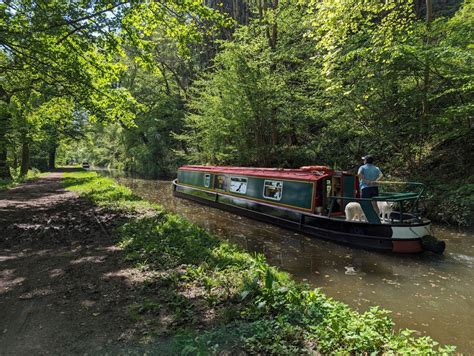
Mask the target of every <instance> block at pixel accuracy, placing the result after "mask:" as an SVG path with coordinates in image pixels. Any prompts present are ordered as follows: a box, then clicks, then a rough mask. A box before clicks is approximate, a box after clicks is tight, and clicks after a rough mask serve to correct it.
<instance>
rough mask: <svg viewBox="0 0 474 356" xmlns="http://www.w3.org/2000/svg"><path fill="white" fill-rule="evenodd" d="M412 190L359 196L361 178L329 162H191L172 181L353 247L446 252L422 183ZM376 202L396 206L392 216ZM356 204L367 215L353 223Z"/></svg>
mask: <svg viewBox="0 0 474 356" xmlns="http://www.w3.org/2000/svg"><path fill="white" fill-rule="evenodd" d="M406 185H407V186H410V187H415V188H416V189H414V190H415V191H408V192H397V191H395V192H385V191H383V192H380V193H379V196H377V197H374V198H371V199H363V198H360V192H359V183H358V177H357V176H356V175H354V174H350V173H348V172H345V171H336V170H332V169H330V168H329V167H326V166H305V167H301V168H299V169H279V168H248V167H218V166H199V165H186V166H182V167H180V168H179V169H178V177H177V179H175V180H174V181H173V191H174V195H175V196H177V197H182V198H187V199H191V200H194V201H197V202H200V203H204V204H207V205H210V206H212V207H216V208H221V209H224V210H228V211H230V212H233V213H237V214H240V215H244V216H247V217H250V218H254V219H258V220H261V221H264V222H268V223H272V224H276V225H279V226H281V227H284V228H288V229H292V230H296V231H298V232H302V233H305V234H308V235H311V236H315V237H318V238H323V239H326V240H331V241H334V242H336V243H341V244H347V245H351V246H354V247H360V248H366V249H372V250H378V251H389V252H395V253H418V252H422V251H425V250H428V251H432V252H435V253H440V254H441V253H443V251H444V249H445V243H444V242H443V241H438V240H436V239H435V238H434V237H433V236H432V232H431V222H430V221H429V220H428V219H426V218H423V217H421V216H420V213H419V210H418V205H419V201H420V199H421V196H422V192H423V185H422V184H421V183H414V182H411V183H406ZM374 201H384V202H389V203H390V205H391V206H394V208H393V211H391V213H390V214H389V217H387V218H385V217H384V218H381V217H380V216H379V215H378V213H376V210H375V209H374V206H373V204H374V203H373V202H374ZM350 202H357V203H359V204H360V207H361V208H362V210H363V215H365V218H364V219H363V220H361V221H352V220H351V221H348V220H347V219H346V216H345V212H344V211H345V206H346V205H347V204H348V203H350Z"/></svg>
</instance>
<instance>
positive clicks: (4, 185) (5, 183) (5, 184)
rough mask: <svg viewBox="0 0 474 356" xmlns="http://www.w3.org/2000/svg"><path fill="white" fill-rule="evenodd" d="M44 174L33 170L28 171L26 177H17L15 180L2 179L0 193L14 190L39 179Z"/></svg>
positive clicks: (0, 180)
mask: <svg viewBox="0 0 474 356" xmlns="http://www.w3.org/2000/svg"><path fill="white" fill-rule="evenodd" d="M43 174H44V173H40V171H38V170H37V169H32V170H29V171H28V174H27V175H26V177H17V178H13V179H0V192H1V191H2V190H7V189H10V188H13V187H14V186H16V185H18V184H20V183H24V182H27V181H30V180H34V179H38V178H39V177H41V175H43Z"/></svg>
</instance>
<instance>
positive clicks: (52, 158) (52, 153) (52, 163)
mask: <svg viewBox="0 0 474 356" xmlns="http://www.w3.org/2000/svg"><path fill="white" fill-rule="evenodd" d="M48 168H49V169H55V168H56V146H53V147H51V148H50V149H49V159H48Z"/></svg>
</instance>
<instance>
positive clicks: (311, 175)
mask: <svg viewBox="0 0 474 356" xmlns="http://www.w3.org/2000/svg"><path fill="white" fill-rule="evenodd" d="M179 169H180V170H185V171H200V172H208V173H214V174H217V173H228V174H236V175H243V176H254V177H262V178H281V179H297V180H308V181H317V180H319V179H322V178H325V177H328V176H331V175H332V174H333V173H334V171H333V170H332V169H330V168H329V167H326V166H305V167H301V168H298V169H283V168H254V167H229V166H198V165H187V166H182V167H180V168H179Z"/></svg>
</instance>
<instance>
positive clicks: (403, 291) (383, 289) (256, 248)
mask: <svg viewBox="0 0 474 356" xmlns="http://www.w3.org/2000/svg"><path fill="white" fill-rule="evenodd" d="M102 174H109V175H110V174H111V173H110V172H102ZM112 175H114V177H115V178H116V179H117V180H118V181H119V182H120V183H122V184H124V185H127V186H128V187H130V188H131V189H132V190H133V191H134V192H135V193H136V194H138V195H140V196H142V197H143V198H145V199H147V200H150V201H154V202H158V203H160V204H162V205H164V206H165V207H166V208H167V209H168V210H171V211H173V212H176V213H178V214H180V215H183V216H184V217H186V218H187V219H188V220H190V221H192V222H193V223H196V224H198V225H200V226H202V227H204V228H205V229H207V230H208V231H210V232H211V233H214V234H216V235H219V236H221V237H224V238H226V239H228V240H230V241H233V242H235V243H236V244H238V245H240V246H242V247H244V248H245V249H246V250H248V251H250V252H258V253H263V254H265V256H266V257H267V259H268V261H269V262H270V263H271V264H273V265H275V266H279V267H280V268H282V269H283V270H285V271H288V272H289V273H291V274H292V275H293V276H295V277H296V278H297V279H298V280H300V281H303V282H305V283H308V284H309V285H310V286H312V287H319V288H321V289H322V290H323V291H324V292H325V293H326V294H327V295H329V296H332V297H334V298H336V299H338V300H341V301H343V302H345V303H347V304H349V305H351V306H352V307H354V308H355V309H358V310H359V311H364V310H366V309H367V308H368V307H369V306H372V305H380V306H382V307H383V308H387V309H389V310H393V315H392V316H393V319H394V321H395V322H396V325H397V327H400V328H411V329H416V330H419V331H420V332H421V333H422V334H426V335H430V336H432V337H434V338H435V339H436V340H438V341H440V342H442V343H451V344H455V345H457V346H458V351H461V352H466V353H470V352H472V351H474V340H473V338H472V336H473V335H474V285H473V283H472V281H473V279H474V270H473V267H474V235H473V234H472V232H470V233H468V232H459V231H455V230H451V229H448V228H444V227H436V228H435V235H436V236H437V237H439V238H441V239H443V240H445V241H446V243H447V248H446V252H445V254H444V255H443V256H438V255H431V254H422V255H414V256H400V255H392V254H382V253H375V252H370V251H365V250H359V249H353V248H350V247H345V246H340V245H336V244H334V243H330V242H326V241H323V240H319V239H315V238H310V237H308V236H304V235H300V234H297V233H294V232H292V231H288V230H285V229H281V228H278V227H275V226H272V225H269V224H264V223H260V222H257V221H254V220H251V219H247V218H243V217H241V216H238V215H234V214H231V213H227V212H224V211H221V210H218V209H213V208H210V207H207V206H204V205H201V204H197V203H194V202H191V201H188V200H185V199H179V198H174V197H173V195H172V189H171V183H170V182H169V181H151V180H143V179H135V178H130V177H128V178H127V177H124V175H123V174H122V173H119V172H115V173H113V174H112Z"/></svg>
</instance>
